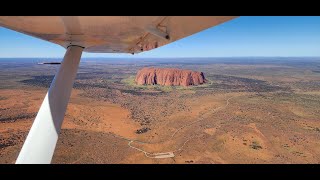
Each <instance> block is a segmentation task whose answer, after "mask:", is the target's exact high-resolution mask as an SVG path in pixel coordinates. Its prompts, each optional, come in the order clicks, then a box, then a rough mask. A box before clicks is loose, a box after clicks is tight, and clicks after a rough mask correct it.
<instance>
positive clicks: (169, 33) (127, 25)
mask: <svg viewBox="0 0 320 180" xmlns="http://www.w3.org/2000/svg"><path fill="white" fill-rule="evenodd" d="M233 18H235V16H0V26H3V27H6V28H9V29H12V30H15V31H18V32H21V33H24V34H27V35H31V36H34V37H37V38H40V39H43V40H46V41H49V42H52V43H55V44H59V45H61V46H63V47H65V48H67V47H68V46H70V45H78V46H82V47H85V49H84V51H86V52H99V53H139V52H142V51H148V50H151V49H154V48H157V47H160V46H163V45H165V44H169V43H171V42H174V41H176V40H179V39H181V38H183V37H186V36H189V35H192V34H194V33H197V32H199V31H202V30H204V29H207V28H210V27H212V26H215V25H218V24H221V23H223V22H226V21H228V20H231V19H233Z"/></svg>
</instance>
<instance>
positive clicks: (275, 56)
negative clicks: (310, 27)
mask: <svg viewBox="0 0 320 180" xmlns="http://www.w3.org/2000/svg"><path fill="white" fill-rule="evenodd" d="M17 58H21V59H31V58H35V59H40V58H44V59H53V58H59V59H62V58H63V57H0V59H17ZM97 58H99V59H124V58H125V59H167V58H176V59H178V58H179V59H180V58H181V59H182V58H320V56H208V57H202V56H200V57H199V56H198V57H197V56H194V57H81V59H97Z"/></svg>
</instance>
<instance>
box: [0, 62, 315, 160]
mask: <svg viewBox="0 0 320 180" xmlns="http://www.w3.org/2000/svg"><path fill="white" fill-rule="evenodd" d="M43 61H60V60H59V59H0V163H15V160H16V158H17V156H18V153H19V151H20V149H21V147H22V145H23V142H24V140H25V138H26V136H27V134H28V131H29V129H30V127H31V125H32V122H33V120H34V118H35V116H36V114H37V112H38V110H39V108H40V105H41V103H42V100H43V99H44V97H45V95H46V93H47V89H48V87H49V85H50V83H51V81H52V79H53V76H54V74H55V73H56V71H57V69H58V67H59V66H60V65H38V64H37V63H38V62H43ZM144 67H155V68H158V67H163V68H179V69H189V70H193V71H199V72H203V73H204V75H205V78H206V79H207V81H208V82H207V83H205V84H202V85H199V86H188V87H182V86H181V87H180V86H160V85H148V86H145V85H136V84H135V83H134V79H135V75H136V73H137V72H138V71H139V70H140V69H142V68H144ZM52 163H71V164H72V163H116V164H118V163H130V164H132V163H156V164H163V163H169V164H175V163H177V164H181V163H182V164H193V163H195V164H202V163H205V164H210V163H212V164H220V163H284V164H287V163H320V59H319V58H185V59H120V58H119V59H83V60H82V62H81V64H80V69H79V72H78V75H77V78H76V81H75V84H74V89H73V91H72V96H71V99H70V103H69V105H68V108H67V112H66V116H65V120H64V122H63V126H62V131H61V134H60V138H59V140H58V143H57V147H56V151H55V154H54V156H53V160H52Z"/></svg>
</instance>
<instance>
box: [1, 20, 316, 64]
mask: <svg viewBox="0 0 320 180" xmlns="http://www.w3.org/2000/svg"><path fill="white" fill-rule="evenodd" d="M0 47H1V48H0V57H46V58H49V57H63V55H64V53H65V49H64V48H63V47H61V46H59V45H56V44H52V43H49V42H46V41H43V40H39V39H36V38H33V37H30V36H27V35H24V34H21V33H18V32H15V31H11V30H8V29H6V28H2V27H0ZM239 56H284V57H288V56H320V16H315V17H311V16H302V17H294V16H290V17H284V16H280V17H277V16H271V17H267V16H258V17H254V16H243V17H239V18H237V19H234V20H232V21H228V22H226V23H223V24H221V25H219V26H216V27H212V28H209V29H207V30H204V31H201V32H199V33H196V34H194V35H192V36H189V37H186V38H184V39H181V40H179V41H176V42H173V43H171V44H168V45H165V46H163V47H160V48H158V49H154V50H151V51H148V52H143V53H140V54H136V55H134V56H132V55H130V54H128V55H127V54H104V53H84V54H83V57H239Z"/></svg>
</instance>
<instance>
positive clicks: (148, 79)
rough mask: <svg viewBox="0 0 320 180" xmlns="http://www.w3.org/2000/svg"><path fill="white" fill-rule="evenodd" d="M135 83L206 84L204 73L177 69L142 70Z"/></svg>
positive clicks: (167, 84)
mask: <svg viewBox="0 0 320 180" xmlns="http://www.w3.org/2000/svg"><path fill="white" fill-rule="evenodd" d="M135 82H136V83H137V84H138V85H155V84H159V85H164V86H190V85H200V84H203V83H205V82H206V79H205V77H204V74H203V72H197V71H191V70H183V69H177V68H142V69H141V70H139V71H138V73H137V76H136V79H135Z"/></svg>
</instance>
